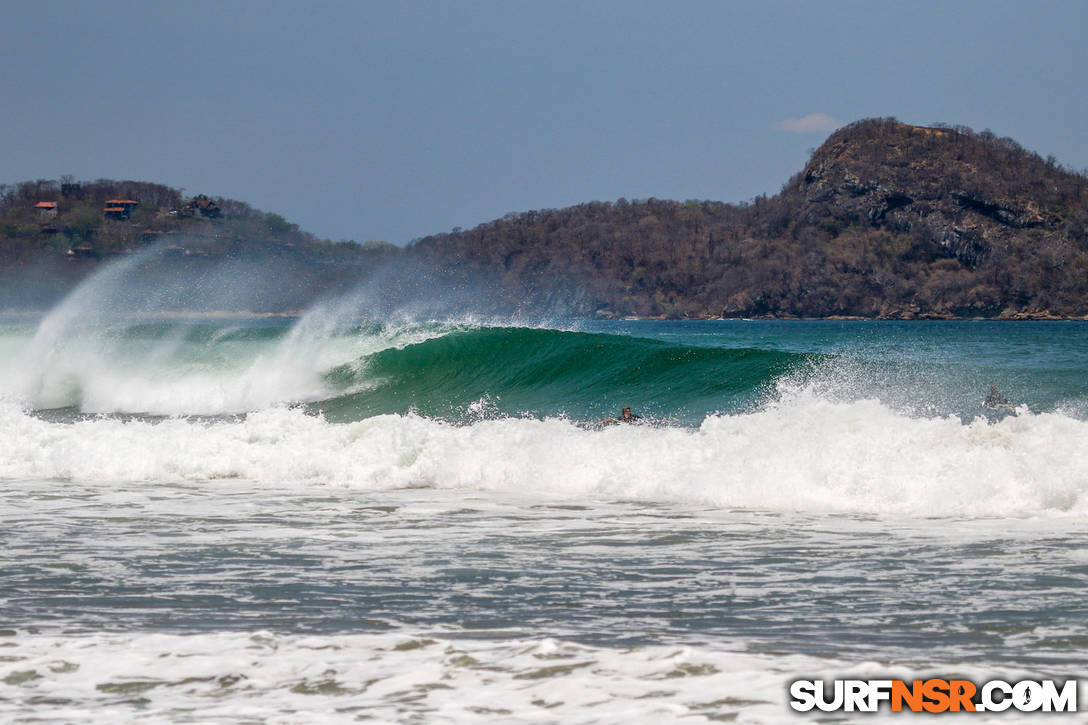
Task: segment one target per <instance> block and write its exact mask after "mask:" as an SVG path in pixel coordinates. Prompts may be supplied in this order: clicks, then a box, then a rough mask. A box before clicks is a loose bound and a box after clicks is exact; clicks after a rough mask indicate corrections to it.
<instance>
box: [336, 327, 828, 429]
mask: <svg viewBox="0 0 1088 725" xmlns="http://www.w3.org/2000/svg"><path fill="white" fill-rule="evenodd" d="M813 358H814V356H809V355H804V354H799V353H789V352H780V351H775V350H760V349H734V348H712V347H693V346H686V345H677V344H672V343H667V342H662V341H658V340H651V339H644V338H638V337H629V336H625V335H608V334H599V333H586V332H576V331H564V330H552V329H537V328H524V327H479V328H473V329H459V330H454V331H450V332H448V333H447V334H444V335H441V336H438V337H434V338H430V339H427V340H424V341H421V342H418V343H415V344H410V345H405V346H402V347H392V348H388V349H385V350H382V351H380V352H377V353H374V354H373V355H369V356H367V357H366V358H363V359H361V360H359V361H356V362H355V363H353V364H350V365H343V366H340V367H338V368H336V369H334V370H332V371H330V372H329V373H328V374H327V376H326V379H327V380H328V381H329V382H330V384H331V385H335V386H337V387H343V388H347V389H349V390H353V392H351V393H349V394H346V395H342V396H337V397H336V398H333V399H329V400H325V401H322V402H321V403H320V404H319V405H317V406H315V409H317V410H319V411H320V412H322V413H323V414H325V415H326V416H327V417H329V418H330V419H333V420H342V419H347V420H351V419H358V418H359V417H363V416H366V415H376V414H381V413H396V412H405V411H407V410H413V411H416V412H419V413H421V414H424V415H428V416H432V417H442V418H445V419H447V420H463V419H465V418H466V417H471V416H472V415H473V414H482V413H487V412H490V413H491V414H493V415H518V414H529V415H534V416H549V415H550V416H555V415H567V416H570V417H573V418H577V419H597V418H600V417H607V416H610V415H615V414H617V413H618V411H619V408H620V407H621V406H622V405H625V404H629V405H633V406H635V407H636V409H638V410H640V411H641V412H643V413H645V414H651V415H655V416H658V417H676V416H678V415H679V416H686V417H688V418H691V416H693V415H694V416H696V421H697V420H701V419H702V416H703V415H704V414H705V411H708V410H731V409H736V408H737V407H739V406H740V405H742V404H743V403H750V402H752V401H754V400H756V399H758V398H759V397H760V396H761V395H764V394H767V393H768V392H770V391H771V390H773V388H774V381H775V380H776V379H778V378H780V377H781V376H782V375H784V374H786V373H788V372H789V371H791V370H794V369H796V368H798V367H800V366H803V365H805V364H808V363H809V362H810V361H811V360H812V359H813ZM355 390H357V391H358V392H354V391H355Z"/></svg>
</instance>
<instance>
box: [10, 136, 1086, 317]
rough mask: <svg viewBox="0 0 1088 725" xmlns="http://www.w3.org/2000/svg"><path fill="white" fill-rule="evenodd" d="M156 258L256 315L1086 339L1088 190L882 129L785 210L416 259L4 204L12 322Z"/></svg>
mask: <svg viewBox="0 0 1088 725" xmlns="http://www.w3.org/2000/svg"><path fill="white" fill-rule="evenodd" d="M145 248H149V249H150V250H152V251H153V252H154V255H155V256H154V257H153V259H151V260H150V261H149V262H148V264H146V265H145V272H144V274H145V275H151V276H154V274H156V273H157V274H159V275H161V276H162V278H163V279H167V278H171V277H176V276H177V275H176V274H175V273H177V272H180V271H184V272H186V273H188V275H189V276H190V277H193V275H194V273H196V276H199V275H200V274H201V273H202V270H207V271H208V274H209V275H211V274H212V273H213V272H214V273H215V274H216V275H218V276H217V277H215V279H217V280H222V279H224V278H227V277H229V275H231V274H233V275H240V276H242V277H249V276H250V272H251V271H256V270H257V269H260V270H261V271H262V272H263V274H262V275H261V279H263V280H273V281H274V283H275V287H276V289H275V290H271V289H270V290H268V291H267V292H261V293H260V294H257V295H256V296H255V297H254V298H253V299H254V300H255V301H253V302H252V305H255V306H256V307H257V308H258V310H260V311H288V310H293V309H299V308H300V307H304V306H305V305H306V304H308V302H310V301H312V300H313V299H314V298H317V297H320V296H323V295H328V294H331V293H336V292H337V291H342V290H345V289H348V288H350V287H352V286H353V285H355V284H356V283H357V282H358V281H359V280H360V279H364V278H369V279H372V280H380V281H376V282H375V285H374V289H373V290H372V292H373V293H372V294H371V298H373V299H382V300H384V301H385V303H386V304H387V305H393V304H395V303H396V301H397V300H399V301H401V302H406V301H407V300H409V299H410V298H411V297H412V296H413V295H416V296H419V293H418V292H417V290H424V292H423V294H424V295H428V294H430V295H431V296H435V294H434V291H435V290H436V289H439V288H441V289H443V295H444V298H445V299H449V300H452V299H455V298H456V299H457V304H458V305H460V306H468V307H473V306H475V308H476V309H478V310H481V311H510V310H516V311H522V312H528V313H541V312H555V313H559V314H570V315H582V316H597V317H622V316H628V315H637V316H647V317H670V318H708V317H723V316H724V317H835V316H850V317H866V318H891V319H914V318H951V317H984V318H999V319H1022V318H1029V319H1030V318H1043V319H1046V318H1052V317H1077V318H1080V317H1088V178H1086V177H1085V176H1084V175H1083V174H1078V173H1073V172H1071V171H1069V170H1067V169H1064V168H1062V167H1061V166H1060V165H1059V164H1057V163H1056V161H1055V160H1054V159H1042V158H1040V157H1039V156H1038V155H1037V154H1034V153H1031V152H1028V151H1025V150H1024V149H1022V148H1021V147H1020V146H1019V145H1018V144H1017V143H1016V142H1015V141H1013V140H1011V139H1007V138H997V137H995V136H994V135H993V134H991V133H989V132H982V133H976V132H974V131H972V130H971V129H968V128H966V127H962V126H955V127H951V126H936V127H920V126H911V125H908V124H904V123H900V122H898V121H896V120H895V119H869V120H863V121H858V122H856V123H853V124H851V125H849V126H846V127H844V128H842V129H840V130H839V131H837V132H836V133H834V134H833V135H832V136H831V137H830V138H828V140H827V141H826V142H825V143H824V144H823V145H822V146H821V147H820V148H819V149H817V150H816V151H815V152H814V153H813V155H812V158H811V159H810V160H809V162H808V163H807V164H806V166H805V168H804V169H803V170H801V171H800V172H799V173H797V174H796V175H795V176H794V177H793V178H791V179H790V180H789V181H788V182H787V183H786V184H785V185H784V186H783V187H782V190H781V191H780V192H779V193H778V194H777V195H775V196H773V197H766V196H760V197H756V198H755V199H753V200H752V201H751V202H749V203H741V204H726V203H722V202H717V201H686V202H678V201H665V200H659V199H645V200H641V201H628V200H625V199H620V200H618V201H615V202H597V201H595V202H589V203H586V204H581V205H578V206H573V207H568V208H565V209H544V210H533V211H528V212H524V213H515V214H508V215H506V216H505V217H503V218H501V219H496V220H494V221H491V222H488V223H485V224H481V225H479V226H477V227H476V228H474V229H470V230H467V231H461V230H456V231H455V232H453V233H449V234H439V235H435V236H430V237H426V238H424V239H421V240H418V241H416V242H414V243H413V244H411V245H409V246H408V247H407V248H405V249H399V248H396V247H392V246H391V245H388V244H384V243H369V244H367V245H358V244H354V243H348V242H341V243H333V242H329V241H327V240H321V239H317V238H316V237H314V236H313V235H310V234H307V233H305V232H303V231H301V230H299V228H298V227H297V226H295V225H293V224H290V223H288V222H287V221H286V220H285V219H284V218H283V217H282V216H280V215H278V214H266V213H264V212H260V211H258V210H256V209H253V208H251V207H250V206H249V205H247V204H245V203H243V202H239V201H234V200H230V199H224V198H209V197H207V196H204V195H197V196H195V197H190V198H186V197H184V196H183V195H182V194H181V192H180V191H179V190H176V189H172V188H170V187H166V186H162V185H159V184H151V183H147V182H135V181H120V182H119V181H109V180H99V181H95V182H80V183H77V182H75V181H74V180H72V179H70V178H67V179H61V180H59V181H33V182H23V183H21V184H15V185H12V186H3V187H0V308H4V307H13V306H15V307H45V306H48V305H49V304H50V303H51V302H52V301H55V299H56V298H57V297H59V296H60V295H61V294H63V293H64V292H65V291H66V290H68V289H70V288H71V287H72V286H74V284H75V283H76V282H78V281H79V280H80V279H82V278H83V277H85V276H86V275H87V274H88V273H89V272H90V271H91V270H93V269H94V268H96V267H97V266H98V265H99V264H101V263H102V262H103V261H104V260H108V259H111V258H116V257H119V256H124V255H130V254H134V253H136V252H139V251H141V250H142V249H145ZM225 261H227V262H231V263H232V264H233V265H234V266H232V267H230V268H229V269H228V270H227V271H228V272H229V274H225V273H224V272H223V268H224V265H223V263H224V262H225ZM239 265H240V266H239ZM247 265H249V266H248V267H247ZM150 270H154V271H150ZM379 271H380V274H376V272H379ZM153 281H154V280H150V282H149V283H153ZM251 286H253V287H260V286H261V285H260V283H258V282H257V281H254V283H253V285H251ZM495 290H498V291H497V293H496V292H495ZM209 304H210V303H209ZM458 309H460V308H458ZM255 311H257V310H255Z"/></svg>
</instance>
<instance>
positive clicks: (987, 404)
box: [982, 385, 1009, 409]
mask: <svg viewBox="0 0 1088 725" xmlns="http://www.w3.org/2000/svg"><path fill="white" fill-rule="evenodd" d="M982 407H984V408H995V409H996V408H1008V407H1009V399H1008V398H1006V397H1005V396H1004V395H1002V394H1001V393H1000V392H998V390H997V386H996V385H991V386H990V394H989V395H987V396H986V400H984V401H982Z"/></svg>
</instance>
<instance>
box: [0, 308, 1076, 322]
mask: <svg viewBox="0 0 1088 725" xmlns="http://www.w3.org/2000/svg"><path fill="white" fill-rule="evenodd" d="M52 309H53V308H52V307H50V308H46V309H6V310H0V320H11V319H16V318H40V317H44V316H45V315H48V314H49V312H50V311H51V310H52ZM305 314H306V310H291V311H287V312H252V311H250V310H209V311H199V310H163V311H156V312H148V313H135V312H127V313H120V314H117V315H115V317H120V318H129V319H135V320H148V319H160V320H295V319H299V318H301V317H302V316H303V315H305ZM500 317H501V316H500ZM570 319H573V320H588V321H593V322H1088V315H1086V316H1080V317H1061V316H1058V315H1051V314H1049V313H1046V312H1043V313H1038V314H1035V313H1016V314H1014V315H1007V316H1001V317H954V316H934V315H919V316H917V317H860V316H854V315H829V316H827V317H796V316H786V315H782V316H775V315H766V316H751V317H662V316H642V317H639V316H625V317H587V316H574V317H571V318H570Z"/></svg>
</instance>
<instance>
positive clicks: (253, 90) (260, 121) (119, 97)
mask: <svg viewBox="0 0 1088 725" xmlns="http://www.w3.org/2000/svg"><path fill="white" fill-rule="evenodd" d="M3 5H4V7H3V9H2V10H3V11H2V13H0V67H2V71H0V170H2V172H0V183H11V182H15V181H22V180H26V179H36V178H56V177H58V176H60V175H61V174H73V175H75V176H76V177H77V178H80V179H93V178H117V179H122V178H127V179H139V180H144V181H156V182H160V183H164V184H168V185H171V186H180V187H183V188H184V189H185V190H186V193H189V194H196V193H200V192H203V193H207V194H211V195H222V196H228V197H232V198H237V199H241V200H243V201H246V202H249V203H250V204H252V205H254V206H256V207H258V208H260V209H263V210H265V211H275V212H278V213H280V214H283V215H284V216H285V217H287V218H288V219H289V220H290V221H293V222H296V223H298V224H299V225H301V226H302V227H303V228H304V229H306V230H308V231H311V232H313V233H315V234H317V235H319V236H322V237H328V238H331V239H355V240H359V241H362V240H367V239H385V240H388V241H391V242H395V243H398V244H402V243H404V242H407V241H408V240H409V239H411V238H413V237H417V236H423V235H426V234H429V233H434V232H441V231H447V230H448V229H449V228H451V227H453V226H463V227H470V226H473V225H475V224H478V223H480V222H484V221H488V220H490V219H493V218H495V217H499V216H502V215H503V214H505V213H506V212H510V211H524V210H528V209H539V208H546V207H559V206H566V205H569V204H576V203H579V202H583V201H590V200H594V199H600V200H610V199H616V198H618V197H621V196H623V197H627V198H644V197H649V196H656V197H659V198H671V199H681V200H683V199H691V198H698V199H718V200H723V201H740V200H744V199H750V198H751V197H753V196H755V195H757V194H760V193H771V194H773V193H775V192H777V191H778V189H779V188H780V187H781V186H782V184H783V183H785V181H786V180H787V179H788V178H789V176H790V175H791V174H793V173H794V172H796V171H798V170H800V169H801V167H802V166H803V164H804V163H805V161H806V159H807V157H808V149H809V148H812V147H815V146H818V145H819V144H820V143H821V142H822V141H823V140H824V139H825V138H826V136H827V134H828V133H829V129H830V128H832V127H833V126H834V125H836V123H839V122H849V121H853V120H857V119H859V118H864V117H870V116H897V117H899V118H900V119H901V120H903V121H907V122H911V123H919V124H926V123H931V122H935V121H944V122H948V123H956V124H965V125H968V126H971V127H973V128H975V129H977V130H982V129H984V128H989V129H991V130H992V131H993V132H994V133H996V134H998V135H1000V136H1011V137H1013V138H1014V139H1016V140H1017V141H1019V142H1020V143H1021V144H1023V145H1024V146H1025V147H1026V148H1028V149H1031V150H1033V151H1037V152H1039V153H1040V154H1042V155H1044V156H1046V155H1048V154H1053V155H1054V156H1056V157H1057V158H1058V160H1059V161H1060V162H1062V163H1064V164H1066V165H1067V166H1071V167H1074V168H1077V169H1084V168H1085V167H1088V142H1086V135H1085V129H1086V128H1088V84H1086V83H1085V78H1084V75H1085V72H1086V71H1088V41H1086V40H1085V38H1084V34H1085V31H1086V30H1088V2H1083V1H1081V0H1071V1H1069V2H1038V1H1034V2H1020V3H1013V2H993V1H984V0H979V1H977V2H950V1H948V0H943V1H941V2H911V3H904V2H874V1H872V0H870V1H867V2H820V3H815V2H766V1H761V2H677V1H675V0H674V1H673V2H619V1H618V0H607V1H601V2H591V1H587V0H579V1H578V2H564V1H558V0H548V1H547V2H543V1H542V2H533V3H528V2H515V1H513V0H504V1H494V2H459V3H455V2H442V3H440V2H426V3H424V2H406V1H404V0H396V1H394V0H389V1H388V2H348V1H344V2H305V3H304V2H301V1H299V2H270V1H268V0H263V1H260V2H256V1H254V2H242V1H240V0H220V1H218V2H204V1H203V0H199V1H195V2H194V1H192V0H186V2H168V3H158V2H146V0H140V1H139V2H135V1H134V2H120V1H116V0H104V1H99V2H79V3H77V2H52V3H27V2H18V3H17V2H13V1H11V0H6V1H5V2H4V3H3Z"/></svg>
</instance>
